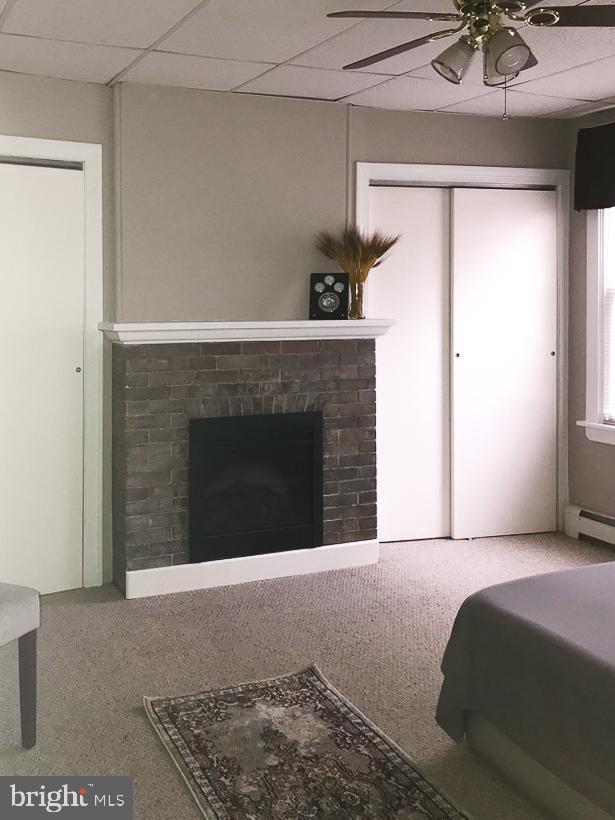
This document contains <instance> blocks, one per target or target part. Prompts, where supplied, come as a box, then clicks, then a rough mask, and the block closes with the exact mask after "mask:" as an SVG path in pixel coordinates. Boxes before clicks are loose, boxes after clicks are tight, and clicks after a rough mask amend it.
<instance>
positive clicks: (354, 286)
mask: <svg viewBox="0 0 615 820" xmlns="http://www.w3.org/2000/svg"><path fill="white" fill-rule="evenodd" d="M363 284H364V283H363V282H361V281H357V282H351V283H350V308H349V309H348V318H349V319H365V315H364V314H363Z"/></svg>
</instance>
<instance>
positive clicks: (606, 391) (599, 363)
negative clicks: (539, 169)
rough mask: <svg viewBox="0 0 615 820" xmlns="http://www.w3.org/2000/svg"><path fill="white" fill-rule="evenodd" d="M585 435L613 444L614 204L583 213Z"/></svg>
mask: <svg viewBox="0 0 615 820" xmlns="http://www.w3.org/2000/svg"><path fill="white" fill-rule="evenodd" d="M587 227H588V230H587V399H586V418H585V420H584V421H580V422H578V423H579V424H580V425H581V426H583V427H585V432H586V435H587V438H589V439H591V440H592V441H599V442H602V443H604V444H615V208H608V209H605V210H602V211H589V212H588V214H587Z"/></svg>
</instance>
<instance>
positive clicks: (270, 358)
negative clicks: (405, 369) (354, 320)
mask: <svg viewBox="0 0 615 820" xmlns="http://www.w3.org/2000/svg"><path fill="white" fill-rule="evenodd" d="M375 376H376V369H375V342H374V339H328V340H318V339H314V340H306V341H303V340H291V341H275V342H270V341H250V342H248V341H245V342H194V343H193V342H190V343H169V344H129V345H128V344H126V345H124V344H114V345H113V539H114V555H113V577H114V583H115V584H116V586H117V587H118V588H119V589H120V590H122V591H125V588H126V571H130V570H140V569H149V568H154V567H168V566H172V565H177V564H186V563H187V562H188V420H189V419H190V418H205V417H220V416H241V415H252V414H263V413H293V412H303V411H306V410H322V412H323V420H324V543H325V544H339V543H344V542H354V541H367V540H371V539H375V538H376V416H375V412H376V403H375V402H376V390H375V388H376V381H375Z"/></svg>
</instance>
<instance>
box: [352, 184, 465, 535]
mask: <svg viewBox="0 0 615 820" xmlns="http://www.w3.org/2000/svg"><path fill="white" fill-rule="evenodd" d="M370 229H371V230H379V231H382V232H383V233H387V234H401V240H400V242H399V244H398V245H396V246H395V248H393V250H392V251H391V253H390V254H389V257H388V259H387V260H386V261H385V262H384V263H383V264H382V265H381V266H379V267H378V268H376V269H375V270H374V271H373V272H372V273H371V275H370V278H369V283H368V290H367V308H368V311H369V315H371V316H381V317H385V318H391V319H394V320H395V326H394V327H392V328H391V329H390V330H389V332H388V333H387V334H386V335H385V336H383V337H382V338H380V339H378V341H377V347H376V382H377V402H376V417H377V439H378V441H377V461H378V537H379V539H380V540H381V541H402V540H406V539H418V538H440V537H443V536H448V535H450V440H449V439H450V395H449V384H450V375H449V373H450V370H449V368H450V338H449V325H450V298H449V294H450V256H449V254H450V192H449V191H448V190H445V189H442V188H401V187H397V188H394V187H373V188H371V189H370Z"/></svg>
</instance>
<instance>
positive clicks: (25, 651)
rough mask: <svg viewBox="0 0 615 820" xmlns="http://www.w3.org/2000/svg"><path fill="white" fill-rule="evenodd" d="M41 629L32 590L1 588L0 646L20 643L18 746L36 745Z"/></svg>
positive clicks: (35, 596) (13, 587)
mask: <svg viewBox="0 0 615 820" xmlns="http://www.w3.org/2000/svg"><path fill="white" fill-rule="evenodd" d="M39 626H40V603H39V595H38V592H37V591H36V590H35V589H30V588H29V587H18V586H14V585H13V584H0V646H3V645H4V644H6V643H10V641H14V640H18V641H19V703H20V708H21V743H22V746H24V748H26V749H31V748H32V747H33V746H34V744H35V743H36V630H37V629H38V628H39Z"/></svg>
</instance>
